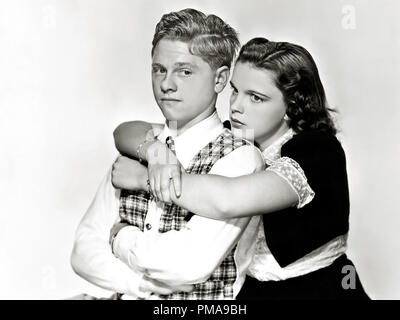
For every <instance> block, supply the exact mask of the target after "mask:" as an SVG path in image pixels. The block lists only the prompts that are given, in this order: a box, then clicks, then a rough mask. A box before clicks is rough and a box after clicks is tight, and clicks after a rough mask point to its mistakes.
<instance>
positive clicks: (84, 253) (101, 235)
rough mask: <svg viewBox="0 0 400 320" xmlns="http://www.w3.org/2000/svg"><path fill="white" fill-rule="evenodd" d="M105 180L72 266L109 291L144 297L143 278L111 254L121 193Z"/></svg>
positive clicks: (78, 237) (82, 224) (79, 236)
mask: <svg viewBox="0 0 400 320" xmlns="http://www.w3.org/2000/svg"><path fill="white" fill-rule="evenodd" d="M110 177H111V173H110V172H108V173H107V176H106V177H105V178H104V179H103V181H102V183H101V184H100V187H99V189H98V191H97V193H96V196H95V198H94V200H93V201H92V203H91V205H90V207H89V209H88V210H87V212H86V213H85V215H84V217H83V218H82V220H81V222H80V224H79V226H78V229H77V231H76V234H75V241H74V248H73V251H72V254H71V265H72V268H73V269H74V271H75V272H76V273H77V274H78V275H80V276H81V277H82V278H84V279H86V280H87V281H89V282H91V283H93V284H95V285H97V286H99V287H101V288H104V289H107V290H111V291H114V292H119V293H125V294H128V295H132V296H141V293H140V290H139V283H140V281H141V278H142V276H143V275H142V274H141V273H140V272H138V271H134V270H131V269H129V268H128V267H127V266H126V265H125V264H124V263H123V262H122V261H120V260H119V259H117V258H116V257H115V256H114V255H113V254H112V252H111V247H110V245H109V242H108V241H109V237H108V235H109V232H110V229H111V228H112V226H113V224H114V222H115V221H116V219H117V218H118V203H119V200H118V199H119V190H117V189H114V188H113V187H112V185H111V178H110Z"/></svg>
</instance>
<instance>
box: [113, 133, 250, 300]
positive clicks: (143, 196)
mask: <svg viewBox="0 0 400 320" xmlns="http://www.w3.org/2000/svg"><path fill="white" fill-rule="evenodd" d="M248 144H249V143H248V142H247V141H245V140H243V139H239V138H235V137H234V136H233V134H232V132H231V131H230V130H228V129H224V130H223V132H222V133H221V134H220V135H219V136H218V137H217V138H216V139H215V140H214V141H211V142H209V143H208V144H207V145H206V146H205V147H204V148H203V149H201V150H200V151H199V152H198V153H197V154H196V155H195V156H194V158H193V159H192V160H191V162H190V164H189V166H188V168H187V169H186V172H187V173H192V174H207V173H208V172H209V171H210V170H211V168H212V166H213V165H214V164H215V162H217V161H218V160H219V159H221V158H222V157H224V156H226V155H228V154H229V153H230V152H232V151H233V150H235V149H236V148H239V147H241V146H244V145H248ZM149 200H150V194H149V193H148V192H145V191H133V192H132V191H128V190H122V191H121V197H120V207H119V214H120V218H121V221H123V222H126V223H129V224H131V225H134V226H136V227H138V228H139V229H140V230H142V231H143V230H144V222H145V219H146V214H147V210H148V202H149ZM163 211H164V212H163V214H162V215H161V218H160V225H159V230H158V231H159V232H160V233H163V232H167V231H170V230H180V229H181V228H183V227H184V226H185V225H186V223H187V221H189V219H190V217H191V216H192V215H193V214H192V213H191V212H189V211H187V210H185V209H183V208H181V207H178V206H177V205H175V204H166V203H165V204H164V209H163ZM205 236H206V235H205ZM235 250H236V246H235V247H234V248H233V249H232V250H231V252H230V253H229V254H228V255H227V257H226V258H225V259H224V260H223V261H222V263H221V264H220V265H219V266H218V267H217V268H216V269H215V270H214V272H213V273H212V274H211V276H210V278H209V279H208V280H207V281H205V282H203V283H199V284H196V285H195V288H194V290H193V291H192V292H189V293H186V292H175V293H172V294H170V295H167V296H162V298H163V299H180V300H207V299H212V300H216V299H233V284H234V282H235V280H236V275H237V274H236V265H235V261H234V253H235Z"/></svg>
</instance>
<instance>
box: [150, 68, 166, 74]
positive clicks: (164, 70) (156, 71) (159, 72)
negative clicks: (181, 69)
mask: <svg viewBox="0 0 400 320" xmlns="http://www.w3.org/2000/svg"><path fill="white" fill-rule="evenodd" d="M152 71H153V73H157V74H164V73H166V72H167V70H166V69H165V68H161V67H153V70H152Z"/></svg>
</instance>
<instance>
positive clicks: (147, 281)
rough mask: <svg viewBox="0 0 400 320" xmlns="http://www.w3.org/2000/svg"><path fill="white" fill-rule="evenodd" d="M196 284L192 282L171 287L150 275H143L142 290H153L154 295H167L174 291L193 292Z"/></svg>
mask: <svg viewBox="0 0 400 320" xmlns="http://www.w3.org/2000/svg"><path fill="white" fill-rule="evenodd" d="M193 289H194V286H193V285H191V284H187V285H181V286H176V287H171V286H169V285H166V284H164V283H162V282H160V281H157V280H155V279H151V278H149V277H148V276H146V275H145V276H143V279H142V281H141V283H140V290H141V291H143V292H151V294H152V296H153V295H167V294H171V293H173V292H182V291H184V292H191V291H192V290H193Z"/></svg>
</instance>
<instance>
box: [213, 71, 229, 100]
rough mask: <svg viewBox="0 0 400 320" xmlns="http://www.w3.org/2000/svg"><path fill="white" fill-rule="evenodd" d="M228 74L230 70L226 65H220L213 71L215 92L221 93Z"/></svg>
mask: <svg viewBox="0 0 400 320" xmlns="http://www.w3.org/2000/svg"><path fill="white" fill-rule="evenodd" d="M229 75H230V70H229V68H228V67H227V66H222V67H220V68H218V69H217V71H216V72H215V87H214V90H215V92H216V93H221V92H222V90H224V88H225V86H226V84H227V83H228V80H229Z"/></svg>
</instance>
